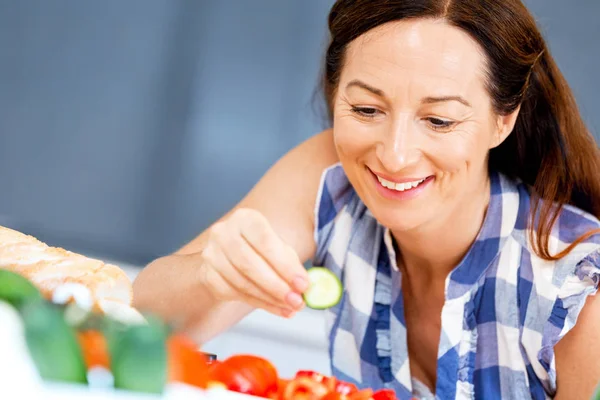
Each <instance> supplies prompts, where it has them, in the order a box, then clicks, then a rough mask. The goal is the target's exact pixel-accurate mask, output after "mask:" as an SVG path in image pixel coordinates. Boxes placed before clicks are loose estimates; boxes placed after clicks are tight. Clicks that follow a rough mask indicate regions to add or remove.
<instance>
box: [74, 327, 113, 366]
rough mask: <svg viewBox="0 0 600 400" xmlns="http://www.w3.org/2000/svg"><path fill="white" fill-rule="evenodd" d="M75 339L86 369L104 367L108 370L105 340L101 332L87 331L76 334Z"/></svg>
mask: <svg viewBox="0 0 600 400" xmlns="http://www.w3.org/2000/svg"><path fill="white" fill-rule="evenodd" d="M77 339H78V341H79V345H80V346H81V350H82V352H83V358H84V360H85V365H86V367H87V369H90V368H92V367H104V368H106V369H110V357H109V354H108V348H107V345H106V338H105V337H104V335H103V334H102V332H100V331H97V330H93V329H89V330H85V331H80V332H78V333H77Z"/></svg>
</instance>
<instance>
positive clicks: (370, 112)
mask: <svg viewBox="0 0 600 400" xmlns="http://www.w3.org/2000/svg"><path fill="white" fill-rule="evenodd" d="M352 112H353V113H354V114H357V115H358V116H361V117H363V118H374V117H375V116H377V114H379V110H378V109H376V108H373V107H352Z"/></svg>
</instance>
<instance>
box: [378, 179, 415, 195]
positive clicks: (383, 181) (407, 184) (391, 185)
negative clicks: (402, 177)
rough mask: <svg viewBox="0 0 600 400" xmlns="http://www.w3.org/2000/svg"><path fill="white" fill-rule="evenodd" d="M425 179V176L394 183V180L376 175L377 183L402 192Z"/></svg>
mask: <svg viewBox="0 0 600 400" xmlns="http://www.w3.org/2000/svg"><path fill="white" fill-rule="evenodd" d="M425 179H427V178H423V179H419V180H416V181H410V182H402V183H395V182H392V181H388V180H386V179H383V178H382V177H380V176H378V175H377V180H378V181H379V183H381V186H383V187H385V188H388V189H392V190H397V191H399V192H404V191H405V190H411V189H414V188H416V187H417V186H419V185H420V184H421V183H423V182H424V181H425Z"/></svg>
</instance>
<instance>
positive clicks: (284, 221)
mask: <svg viewBox="0 0 600 400" xmlns="http://www.w3.org/2000/svg"><path fill="white" fill-rule="evenodd" d="M335 162H337V156H336V153H335V149H334V145H333V137H332V133H331V131H325V132H322V133H320V134H318V135H316V136H313V137H312V138H310V139H308V140H307V141H305V142H304V143H302V144H300V145H299V146H298V147H296V148H294V149H293V150H291V151H290V152H289V153H287V154H286V155H285V156H284V157H283V158H281V159H280V160H279V161H278V162H277V163H275V165H273V167H271V169H269V171H268V172H267V173H266V174H265V175H264V176H263V177H262V179H261V180H260V181H259V182H258V183H257V184H256V186H255V187H254V188H253V189H252V190H251V191H250V192H249V193H248V195H247V196H246V197H245V198H244V199H243V200H242V201H241V202H240V203H239V204H238V205H237V206H236V207H235V208H234V209H232V210H231V211H230V212H228V213H227V214H226V215H225V216H223V217H222V218H221V219H220V220H219V221H222V220H225V219H227V218H228V217H229V216H230V215H232V213H233V212H235V211H236V210H238V209H244V208H250V209H254V210H257V211H259V212H260V213H261V214H262V215H264V216H265V217H266V219H267V220H268V222H269V223H270V224H271V227H272V228H273V229H274V231H275V232H276V233H277V234H278V235H279V236H280V237H281V239H282V240H283V242H285V243H286V244H288V245H289V246H291V248H293V249H294V250H295V251H296V253H297V254H298V256H299V259H300V261H301V262H302V263H304V262H305V261H307V260H309V259H310V258H311V257H312V256H313V254H314V252H315V243H314V238H313V229H314V207H315V199H316V196H317V191H318V186H319V182H320V176H321V174H322V172H323V170H324V169H325V168H326V167H327V166H329V165H331V164H334V163H335ZM209 229H210V228H209ZM209 229H207V230H206V231H204V232H203V233H201V234H200V235H199V236H198V237H196V238H195V239H194V240H192V241H191V242H189V243H188V244H186V245H185V246H184V247H183V248H181V249H180V250H179V251H177V252H176V253H175V254H173V255H169V256H166V257H162V258H159V259H157V260H155V261H153V262H152V263H150V264H149V265H148V266H147V267H146V268H144V270H143V271H142V272H141V273H140V274H139V275H138V277H137V278H136V280H135V282H134V285H133V288H134V306H135V307H136V308H139V309H141V310H149V311H152V312H154V313H157V314H159V315H161V316H163V317H165V318H167V319H169V320H171V321H176V322H177V321H179V322H180V323H181V324H182V325H183V326H185V327H186V329H187V330H188V332H190V333H191V334H192V336H194V337H195V338H196V339H197V340H198V341H199V342H205V341H207V340H209V339H210V338H212V337H214V336H215V335H217V334H219V333H221V332H223V331H224V330H226V329H228V328H229V327H231V326H232V325H234V324H235V323H237V322H238V321H239V320H241V319H242V318H243V317H244V316H246V315H247V314H248V313H249V312H251V311H252V310H253V308H252V307H251V306H249V305H247V304H243V303H238V302H221V301H218V300H216V299H215V298H214V297H213V296H211V295H210V294H209V291H207V290H206V288H204V287H203V286H202V284H201V283H200V282H201V281H202V280H201V279H200V276H201V274H202V264H203V258H202V250H203V249H204V247H205V244H206V242H207V240H208V237H209Z"/></svg>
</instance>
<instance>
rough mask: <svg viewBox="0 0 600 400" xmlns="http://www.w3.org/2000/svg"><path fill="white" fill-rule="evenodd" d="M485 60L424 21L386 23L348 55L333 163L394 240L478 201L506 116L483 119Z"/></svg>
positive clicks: (487, 103) (487, 105)
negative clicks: (340, 167) (396, 233)
mask: <svg viewBox="0 0 600 400" xmlns="http://www.w3.org/2000/svg"><path fill="white" fill-rule="evenodd" d="M485 84H486V80H485V55H484V54H483V51H482V49H481V48H480V47H479V46H478V44H477V43H476V42H475V41H474V40H473V39H471V38H470V37H469V36H468V35H467V34H466V33H464V32H463V31H461V30H460V29H458V28H455V27H452V26H450V25H448V24H446V23H445V22H443V21H439V20H433V19H421V20H408V21H399V22H393V23H388V24H385V25H382V26H380V27H378V28H375V29H373V30H372V31H369V32H367V33H366V34H364V35H362V36H361V37H359V38H357V39H356V40H354V41H353V42H352V43H350V45H349V46H348V48H347V52H346V57H345V64H344V66H343V69H342V71H341V75H340V81H339V86H338V88H337V92H336V95H335V99H334V124H333V129H334V137H335V145H336V149H337V152H338V156H339V158H340V161H341V163H342V165H343V167H344V169H345V171H346V174H347V176H348V178H349V179H350V181H351V182H352V184H353V186H354V188H355V189H356V191H357V193H358V195H359V196H360V197H361V199H362V200H363V202H364V203H365V204H366V205H367V207H368V208H369V209H370V210H371V212H372V213H373V215H374V216H375V218H377V219H378V220H379V222H381V223H382V224H383V225H385V226H387V227H389V228H390V229H392V230H393V231H408V230H412V229H416V228H419V227H421V226H424V225H426V224H431V223H432V222H433V223H435V222H436V221H437V222H440V221H445V220H447V219H448V218H449V217H450V216H451V215H452V213H453V210H456V209H457V207H458V206H459V205H461V204H464V205H467V206H468V205H470V204H473V201H474V200H475V199H478V200H479V201H485V199H486V198H487V195H488V193H487V182H488V174H487V155H488V152H489V150H490V148H492V147H494V146H497V145H498V144H500V143H501V141H502V140H504V138H505V137H506V136H507V135H508V134H509V133H510V130H512V125H513V124H514V119H515V117H516V112H515V113H514V114H515V115H514V116H506V117H499V116H497V115H495V114H494V112H493V111H492V104H491V98H490V96H489V95H488V93H487V91H486V87H485Z"/></svg>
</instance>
